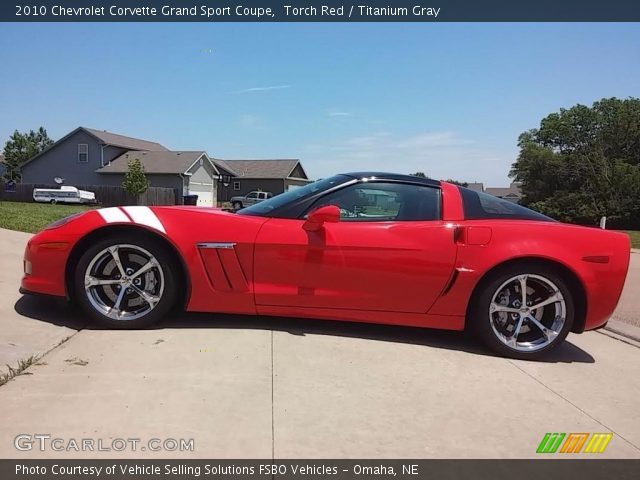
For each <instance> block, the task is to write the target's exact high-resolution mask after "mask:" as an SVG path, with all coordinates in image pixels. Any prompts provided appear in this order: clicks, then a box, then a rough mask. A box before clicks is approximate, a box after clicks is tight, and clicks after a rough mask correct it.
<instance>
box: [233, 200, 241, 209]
mask: <svg viewBox="0 0 640 480" xmlns="http://www.w3.org/2000/svg"><path fill="white" fill-rule="evenodd" d="M232 206H233V209H234V210H240V209H241V208H242V202H233V204H232Z"/></svg>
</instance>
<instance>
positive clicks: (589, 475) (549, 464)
mask: <svg viewBox="0 0 640 480" xmlns="http://www.w3.org/2000/svg"><path fill="white" fill-rule="evenodd" d="M202 477H205V478H213V477H217V478H225V479H227V478H228V479H290V478H303V479H312V478H331V479H336V480H343V479H345V480H346V479H355V478H358V479H363V478H371V479H393V478H396V479H397V478H433V479H435V480H445V479H453V478H460V479H476V478H480V479H483V478H487V479H491V480H496V479H509V480H513V479H518V480H524V479H529V478H531V479H536V480H539V479H540V478H545V480H548V479H555V478H558V479H563V480H568V479H570V478H580V479H581V480H590V479H610V478H615V479H616V480H621V479H627V478H628V479H634V480H637V479H638V478H640V460H591V459H589V460H547V459H541V460H379V461H378V460H371V459H367V460H273V461H270V460H135V459H133V460H0V479H2V480H9V479H41V480H46V479H56V480H65V479H69V480H71V479H73V480H76V479H110V480H118V479H131V480H133V479H149V480H152V479H176V480H189V479H196V478H202Z"/></svg>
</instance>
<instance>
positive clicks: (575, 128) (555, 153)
mask: <svg viewBox="0 0 640 480" xmlns="http://www.w3.org/2000/svg"><path fill="white" fill-rule="evenodd" d="M518 146H519V148H520V153H519V155H518V158H517V160H516V162H515V163H514V164H513V165H512V168H511V172H510V176H511V177H512V178H513V179H514V180H516V181H518V182H521V184H522V193H523V199H522V203H523V204H524V205H527V206H530V207H531V208H534V209H536V210H538V211H541V212H543V213H546V214H547V215H550V216H552V217H554V218H557V219H559V220H562V221H568V222H575V223H582V224H588V225H594V224H596V223H597V221H598V219H599V218H600V217H601V216H603V215H605V216H607V217H608V218H609V222H608V225H611V226H614V227H618V228H640V99H637V98H629V99H625V100H620V99H617V98H605V99H602V100H600V101H598V102H595V103H594V104H593V105H592V106H591V107H587V106H585V105H576V106H574V107H571V108H569V109H560V111H559V112H557V113H552V114H550V115H548V116H547V117H545V118H544V119H542V121H541V122H540V127H539V128H537V129H533V130H529V131H527V132H524V133H522V134H521V135H520V137H519V139H518Z"/></svg>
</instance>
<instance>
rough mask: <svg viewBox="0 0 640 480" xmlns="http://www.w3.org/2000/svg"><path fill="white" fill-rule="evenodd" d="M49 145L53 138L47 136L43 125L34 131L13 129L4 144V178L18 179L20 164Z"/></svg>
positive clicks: (51, 143)
mask: <svg viewBox="0 0 640 480" xmlns="http://www.w3.org/2000/svg"><path fill="white" fill-rule="evenodd" d="M51 145H53V140H51V139H50V138H49V135H47V131H46V130H45V129H44V128H43V127H40V128H39V129H38V130H36V131H33V130H30V131H29V133H20V132H18V131H17V130H15V131H14V132H13V135H11V137H10V138H9V140H7V142H6V143H5V145H4V151H3V153H4V163H5V164H6V166H7V170H6V172H5V174H4V178H5V179H7V180H20V167H21V165H22V164H23V163H24V162H26V161H27V160H29V159H30V158H33V157H34V156H36V155H37V154H38V153H40V152H42V151H43V150H45V149H47V148H48V147H50V146H51Z"/></svg>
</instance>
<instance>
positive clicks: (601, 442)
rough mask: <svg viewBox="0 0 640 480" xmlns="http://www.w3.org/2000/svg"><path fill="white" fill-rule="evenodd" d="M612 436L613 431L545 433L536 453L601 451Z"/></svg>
mask: <svg viewBox="0 0 640 480" xmlns="http://www.w3.org/2000/svg"><path fill="white" fill-rule="evenodd" d="M612 437H613V433H569V434H566V433H545V435H544V437H543V438H542V441H541V442H540V445H538V449H537V450H536V453H602V452H604V450H605V448H607V445H609V442H610V441H611V438H612ZM560 445H562V446H560ZM583 447H584V449H583ZM558 449H560V450H558Z"/></svg>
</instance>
